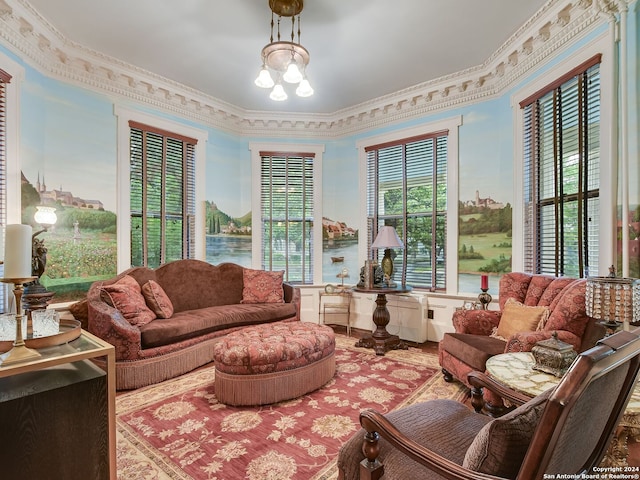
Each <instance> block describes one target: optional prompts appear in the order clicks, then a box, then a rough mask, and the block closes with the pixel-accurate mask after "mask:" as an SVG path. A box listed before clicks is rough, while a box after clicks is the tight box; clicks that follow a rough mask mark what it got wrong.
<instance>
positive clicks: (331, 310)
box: [318, 289, 353, 337]
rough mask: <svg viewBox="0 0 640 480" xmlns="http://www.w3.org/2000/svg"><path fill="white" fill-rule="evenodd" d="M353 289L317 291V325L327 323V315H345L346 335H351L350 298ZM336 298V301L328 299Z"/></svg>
mask: <svg viewBox="0 0 640 480" xmlns="http://www.w3.org/2000/svg"><path fill="white" fill-rule="evenodd" d="M352 298H353V291H352V290H351V289H348V290H340V291H337V292H324V291H320V292H318V325H320V324H322V323H325V324H326V323H327V315H331V316H335V315H346V317H347V336H348V337H350V336H351V299H352ZM330 299H337V300H338V301H335V302H334V301H329V300H330Z"/></svg>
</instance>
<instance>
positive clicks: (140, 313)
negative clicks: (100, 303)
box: [100, 275, 156, 327]
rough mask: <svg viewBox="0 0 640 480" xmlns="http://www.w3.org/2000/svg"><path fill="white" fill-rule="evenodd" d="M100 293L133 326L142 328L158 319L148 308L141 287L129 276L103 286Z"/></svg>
mask: <svg viewBox="0 0 640 480" xmlns="http://www.w3.org/2000/svg"><path fill="white" fill-rule="evenodd" d="M100 293H101V296H102V298H103V299H104V300H105V301H106V302H107V303H108V304H110V305H111V306H113V307H114V308H116V309H118V311H119V312H120V313H121V314H122V316H123V317H124V318H125V319H127V321H128V322H129V323H130V324H131V325H134V326H138V327H140V326H142V325H146V324H147V323H149V322H150V321H151V320H153V319H155V318H156V314H155V313H153V312H152V311H151V310H150V309H149V307H147V302H145V300H144V297H143V296H142V292H141V289H140V285H139V284H138V282H137V281H136V280H135V279H134V278H133V277H131V276H129V275H125V276H124V277H122V278H121V279H120V280H118V281H117V282H116V283H112V284H111V285H103V286H102V287H101V292H100Z"/></svg>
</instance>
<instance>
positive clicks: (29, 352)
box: [0, 277, 40, 365]
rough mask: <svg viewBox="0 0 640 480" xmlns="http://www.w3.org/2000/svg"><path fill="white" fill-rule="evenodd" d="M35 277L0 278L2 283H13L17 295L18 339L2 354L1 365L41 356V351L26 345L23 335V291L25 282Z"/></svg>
mask: <svg viewBox="0 0 640 480" xmlns="http://www.w3.org/2000/svg"><path fill="white" fill-rule="evenodd" d="M35 278H36V277H24V278H0V282H2V283H13V294H14V295H15V297H16V339H15V340H14V342H13V348H11V350H9V351H8V352H7V353H3V354H2V355H0V365H10V364H12V363H19V362H23V361H25V360H29V359H33V358H38V357H40V353H38V352H37V351H36V350H33V349H31V348H28V347H27V346H26V345H25V343H24V337H23V335H22V292H23V291H24V284H25V283H28V282H32V281H33V280H34V279H35Z"/></svg>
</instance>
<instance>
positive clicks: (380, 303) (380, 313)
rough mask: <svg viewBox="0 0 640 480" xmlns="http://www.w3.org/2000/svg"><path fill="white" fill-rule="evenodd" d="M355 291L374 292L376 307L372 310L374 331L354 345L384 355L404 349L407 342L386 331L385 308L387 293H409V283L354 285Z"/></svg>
mask: <svg viewBox="0 0 640 480" xmlns="http://www.w3.org/2000/svg"><path fill="white" fill-rule="evenodd" d="M353 290H354V291H355V292H360V293H375V294H376V309H375V310H374V312H373V323H374V324H375V325H376V329H375V331H374V332H373V333H372V334H371V335H369V336H366V337H364V338H361V339H360V340H358V342H356V347H364V348H373V349H374V350H375V352H376V355H384V354H385V353H386V352H388V351H389V350H398V349H402V350H406V349H407V348H408V347H407V344H406V343H404V342H403V341H402V340H400V337H398V336H397V335H391V334H390V333H389V332H388V331H387V325H388V324H389V320H390V317H389V310H387V295H397V294H400V293H409V292H410V291H411V290H412V287H410V286H409V285H398V286H396V287H379V288H377V287H373V288H365V287H354V288H353Z"/></svg>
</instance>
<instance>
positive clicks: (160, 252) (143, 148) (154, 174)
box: [129, 121, 197, 268]
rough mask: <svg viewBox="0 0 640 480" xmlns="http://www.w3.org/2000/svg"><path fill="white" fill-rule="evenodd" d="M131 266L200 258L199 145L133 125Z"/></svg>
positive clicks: (188, 139) (143, 126)
mask: <svg viewBox="0 0 640 480" xmlns="http://www.w3.org/2000/svg"><path fill="white" fill-rule="evenodd" d="M129 127H130V129H131V133H130V148H131V158H130V172H131V173H130V180H131V264H132V265H135V266H137V265H145V266H148V267H152V268H155V267H157V266H159V265H161V264H163V263H167V262H170V261H173V260H178V259H182V258H194V257H195V146H196V144H197V140H195V139H192V138H187V137H184V136H181V135H176V134H173V133H170V132H167V131H164V130H160V129H156V128H153V127H150V126H148V125H143V124H141V123H138V122H134V121H130V122H129Z"/></svg>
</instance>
